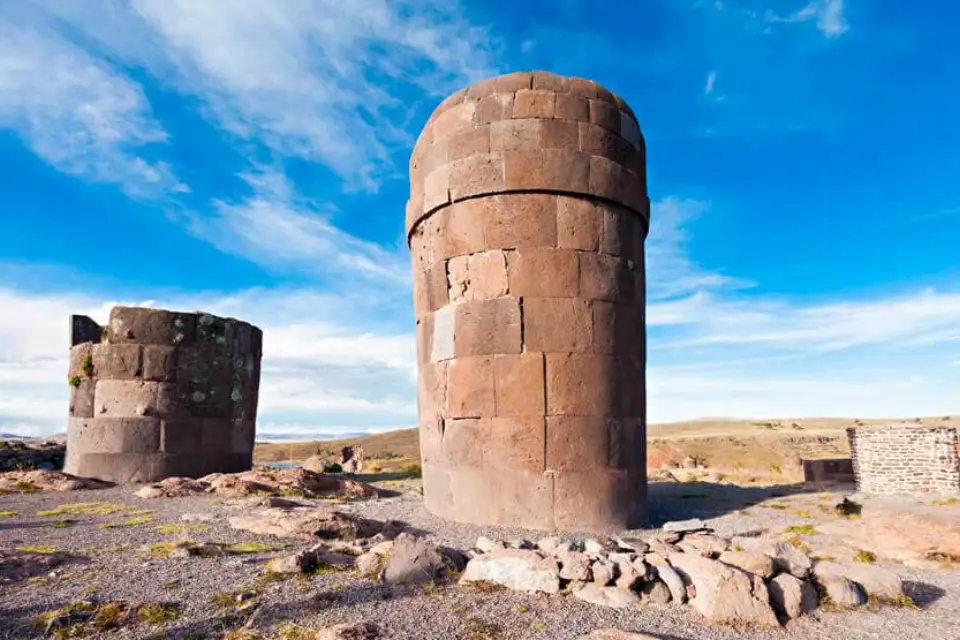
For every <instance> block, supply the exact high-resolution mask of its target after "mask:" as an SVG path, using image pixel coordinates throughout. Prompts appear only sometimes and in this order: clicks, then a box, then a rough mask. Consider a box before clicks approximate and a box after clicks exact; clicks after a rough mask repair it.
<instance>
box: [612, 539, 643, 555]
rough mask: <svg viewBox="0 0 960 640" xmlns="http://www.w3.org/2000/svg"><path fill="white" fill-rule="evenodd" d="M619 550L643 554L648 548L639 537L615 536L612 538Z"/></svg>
mask: <svg viewBox="0 0 960 640" xmlns="http://www.w3.org/2000/svg"><path fill="white" fill-rule="evenodd" d="M614 541H615V542H616V543H617V546H618V547H619V548H620V549H619V550H621V551H631V552H633V553H639V554H643V553H646V552H647V551H648V550H649V549H650V545H649V544H648V543H647V541H646V540H643V539H641V538H615V540H614Z"/></svg>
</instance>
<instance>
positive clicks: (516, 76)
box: [493, 71, 533, 93]
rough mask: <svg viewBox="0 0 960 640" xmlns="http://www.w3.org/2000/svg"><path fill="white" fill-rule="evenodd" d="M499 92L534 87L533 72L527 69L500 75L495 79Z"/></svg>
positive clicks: (512, 91) (510, 91) (495, 85)
mask: <svg viewBox="0 0 960 640" xmlns="http://www.w3.org/2000/svg"><path fill="white" fill-rule="evenodd" d="M493 86H494V87H495V88H496V91H497V93H516V92H517V91H521V90H523V89H532V88H533V74H532V73H530V72H527V71H518V72H516V73H508V74H506V75H502V76H499V77H498V78H496V80H495V81H494V85H493Z"/></svg>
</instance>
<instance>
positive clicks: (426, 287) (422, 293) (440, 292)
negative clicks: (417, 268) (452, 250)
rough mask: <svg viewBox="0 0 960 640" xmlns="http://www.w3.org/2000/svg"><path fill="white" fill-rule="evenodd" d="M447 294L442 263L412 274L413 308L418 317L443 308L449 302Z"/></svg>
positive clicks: (445, 270)
mask: <svg viewBox="0 0 960 640" xmlns="http://www.w3.org/2000/svg"><path fill="white" fill-rule="evenodd" d="M447 293H448V292H447V269H446V265H445V264H444V263H439V264H437V265H435V266H433V267H430V268H429V269H427V270H426V271H423V272H415V273H414V274H413V301H414V302H413V306H414V312H415V313H416V315H417V316H418V317H419V316H422V315H423V314H425V313H430V312H433V311H436V310H437V309H439V308H440V307H443V306H445V305H446V304H447V303H448V302H449V298H448V295H447Z"/></svg>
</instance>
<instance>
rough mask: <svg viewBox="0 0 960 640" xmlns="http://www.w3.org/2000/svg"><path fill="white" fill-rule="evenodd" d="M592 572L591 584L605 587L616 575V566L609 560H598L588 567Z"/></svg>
mask: <svg viewBox="0 0 960 640" xmlns="http://www.w3.org/2000/svg"><path fill="white" fill-rule="evenodd" d="M590 570H591V571H592V572H593V582H594V584H597V585H599V586H601V587H605V586H607V585H608V584H610V583H611V582H613V579H614V578H615V577H616V575H617V566H616V565H615V564H613V563H612V562H610V561H609V560H603V559H598V560H596V561H594V563H593V564H592V565H591V566H590Z"/></svg>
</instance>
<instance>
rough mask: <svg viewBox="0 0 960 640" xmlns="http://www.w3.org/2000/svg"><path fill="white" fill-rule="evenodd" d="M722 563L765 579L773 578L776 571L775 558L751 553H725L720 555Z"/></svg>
mask: <svg viewBox="0 0 960 640" xmlns="http://www.w3.org/2000/svg"><path fill="white" fill-rule="evenodd" d="M719 560H720V562H722V563H724V564H729V565H730V566H733V567H736V568H738V569H743V570H744V571H746V572H747V573H755V574H757V575H758V576H760V577H761V578H763V579H765V580H766V579H769V578H772V577H773V575H774V573H776V569H775V568H774V566H773V558H771V557H770V556H767V555H764V554H762V553H755V552H751V551H724V552H723V553H721V554H720V558H719Z"/></svg>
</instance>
